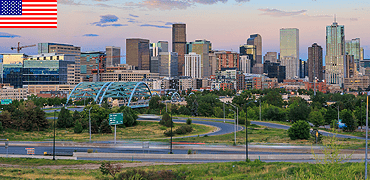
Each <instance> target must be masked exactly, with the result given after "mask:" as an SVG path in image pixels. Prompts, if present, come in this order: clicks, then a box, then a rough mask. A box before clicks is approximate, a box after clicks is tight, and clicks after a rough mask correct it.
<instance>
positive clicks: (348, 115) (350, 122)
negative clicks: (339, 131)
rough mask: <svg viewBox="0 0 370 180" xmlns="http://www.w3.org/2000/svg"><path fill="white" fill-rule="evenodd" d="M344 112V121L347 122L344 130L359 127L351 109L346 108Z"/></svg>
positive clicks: (352, 129)
mask: <svg viewBox="0 0 370 180" xmlns="http://www.w3.org/2000/svg"><path fill="white" fill-rule="evenodd" d="M341 114H342V116H341V117H342V123H344V124H346V126H345V127H343V130H344V131H351V132H352V131H354V130H355V129H356V127H357V123H356V121H355V119H354V116H353V113H352V111H350V110H347V109H344V110H342V112H341Z"/></svg>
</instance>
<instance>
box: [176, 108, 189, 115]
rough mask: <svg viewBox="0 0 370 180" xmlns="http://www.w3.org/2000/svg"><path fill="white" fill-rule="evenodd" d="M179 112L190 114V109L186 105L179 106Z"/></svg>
mask: <svg viewBox="0 0 370 180" xmlns="http://www.w3.org/2000/svg"><path fill="white" fill-rule="evenodd" d="M179 114H182V115H191V112H190V110H189V109H188V108H187V107H186V106H180V108H179Z"/></svg>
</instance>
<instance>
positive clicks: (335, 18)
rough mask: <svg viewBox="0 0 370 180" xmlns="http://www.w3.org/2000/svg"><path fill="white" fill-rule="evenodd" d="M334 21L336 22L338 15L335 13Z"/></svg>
mask: <svg viewBox="0 0 370 180" xmlns="http://www.w3.org/2000/svg"><path fill="white" fill-rule="evenodd" d="M334 22H335V23H336V22H337V15H336V14H334Z"/></svg>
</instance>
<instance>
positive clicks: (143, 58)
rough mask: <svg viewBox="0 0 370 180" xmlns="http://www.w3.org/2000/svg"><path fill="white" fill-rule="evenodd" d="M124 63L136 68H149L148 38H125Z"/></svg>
mask: <svg viewBox="0 0 370 180" xmlns="http://www.w3.org/2000/svg"><path fill="white" fill-rule="evenodd" d="M126 64H128V65H132V66H135V69H136V70H150V50H149V40H147V39H139V38H131V39H126Z"/></svg>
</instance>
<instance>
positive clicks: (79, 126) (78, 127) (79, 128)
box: [74, 120, 83, 134]
mask: <svg viewBox="0 0 370 180" xmlns="http://www.w3.org/2000/svg"><path fill="white" fill-rule="evenodd" d="M82 131H83V128H82V124H81V123H80V121H79V120H77V121H76V124H75V128H74V132H75V133H77V134H80V133H82Z"/></svg>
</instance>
